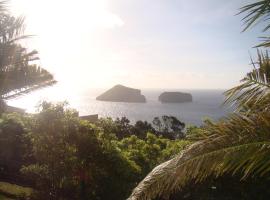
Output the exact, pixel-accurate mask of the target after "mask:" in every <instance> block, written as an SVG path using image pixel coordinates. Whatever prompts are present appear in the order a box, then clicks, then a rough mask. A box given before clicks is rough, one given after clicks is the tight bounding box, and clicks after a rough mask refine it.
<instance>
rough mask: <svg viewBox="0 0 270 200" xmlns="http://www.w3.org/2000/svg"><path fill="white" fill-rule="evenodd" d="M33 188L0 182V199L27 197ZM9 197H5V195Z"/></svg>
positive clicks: (8, 199)
mask: <svg viewBox="0 0 270 200" xmlns="http://www.w3.org/2000/svg"><path fill="white" fill-rule="evenodd" d="M32 192H33V189H31V188H28V187H22V186H18V185H15V184H10V183H6V182H0V200H12V199H10V198H13V197H14V198H17V197H28V196H30V195H31V194H32ZM6 196H7V197H10V198H7V197H6Z"/></svg>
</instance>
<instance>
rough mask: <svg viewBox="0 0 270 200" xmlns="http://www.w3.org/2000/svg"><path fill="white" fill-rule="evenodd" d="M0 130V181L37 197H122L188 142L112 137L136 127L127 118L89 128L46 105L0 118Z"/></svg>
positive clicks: (147, 134) (67, 112)
mask: <svg viewBox="0 0 270 200" xmlns="http://www.w3.org/2000/svg"><path fill="white" fill-rule="evenodd" d="M139 123H140V122H139ZM136 124H138V123H136ZM147 127H150V128H151V129H153V130H154V128H153V127H151V124H147ZM0 130H1V134H0V142H1V145H0V152H1V154H0V160H1V163H0V168H1V171H0V177H2V178H5V180H7V181H10V182H17V183H20V184H26V185H29V186H31V187H33V188H34V189H35V190H36V191H37V192H36V194H35V196H36V197H35V198H37V199H125V198H127V197H128V195H129V194H130V192H131V190H132V188H133V187H135V185H136V184H137V183H138V182H139V181H141V180H142V178H143V177H144V176H145V175H146V174H147V173H149V171H150V170H151V169H152V168H153V167H154V166H156V165H157V164H159V163H162V162H164V161H165V160H168V159H169V158H171V157H172V156H173V155H175V154H177V153H178V152H180V151H181V150H182V149H184V148H185V147H186V146H187V145H189V144H190V142H189V141H186V140H177V139H176V140H170V139H167V138H164V137H162V136H161V135H157V134H156V133H155V131H154V133H150V132H144V135H145V137H142V139H140V138H139V137H138V136H137V135H136V131H134V133H132V132H130V133H129V135H126V136H125V137H122V136H121V137H117V133H118V134H119V133H121V132H123V130H129V131H131V130H137V131H138V127H137V126H136V125H131V124H130V123H128V122H127V121H126V119H122V120H120V119H117V120H115V121H114V120H112V119H101V120H99V121H98V122H97V123H96V124H91V123H90V122H88V121H84V120H81V119H80V118H79V117H78V113H77V112H76V111H75V110H72V109H68V108H67V107H66V105H65V104H57V105H54V104H50V103H46V102H44V103H43V104H42V105H41V110H40V112H39V113H38V114H36V115H19V114H3V115H2V118H1V122H0ZM142 132H143V129H142V130H141V129H140V130H139V132H138V133H140V136H141V133H142Z"/></svg>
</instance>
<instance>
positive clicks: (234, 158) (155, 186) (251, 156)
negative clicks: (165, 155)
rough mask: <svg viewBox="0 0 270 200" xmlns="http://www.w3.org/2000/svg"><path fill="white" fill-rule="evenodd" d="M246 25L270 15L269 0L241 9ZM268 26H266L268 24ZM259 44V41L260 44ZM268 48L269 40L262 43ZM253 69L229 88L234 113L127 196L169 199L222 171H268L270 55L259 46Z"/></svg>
mask: <svg viewBox="0 0 270 200" xmlns="http://www.w3.org/2000/svg"><path fill="white" fill-rule="evenodd" d="M243 12H248V14H247V16H246V17H245V18H244V19H245V20H246V23H247V27H246V28H248V27H250V26H251V25H253V24H254V23H256V22H257V20H259V19H261V18H264V17H266V19H267V20H268V19H269V15H270V0H263V1H259V2H257V3H254V4H250V5H247V6H245V7H243V8H242V10H241V13H243ZM269 27H270V25H269V26H267V28H269ZM261 46H262V45H261ZM265 47H268V44H267V43H266V44H265ZM252 64H253V66H254V70H252V71H251V72H250V73H248V74H247V76H246V77H245V78H244V79H243V80H242V83H241V84H240V85H239V86H237V87H234V88H232V89H231V90H228V91H227V92H226V93H225V94H226V96H227V99H226V102H227V103H231V104H234V105H235V106H236V112H235V113H233V114H231V115H229V116H228V117H227V118H225V119H223V120H220V121H219V122H217V123H209V124H207V125H206V126H205V127H204V128H202V130H201V137H199V138H200V140H199V141H197V142H195V143H194V144H193V145H191V146H190V147H189V148H188V149H186V150H185V151H183V152H181V154H179V155H177V156H176V157H175V158H173V159H171V160H169V161H167V162H165V163H163V164H161V165H159V166H157V167H156V168H154V169H153V171H152V172H151V173H150V174H148V176H147V177H146V178H145V179H144V180H143V181H142V182H141V183H140V184H139V185H138V186H137V187H136V188H135V189H134V191H133V193H132V194H131V196H130V197H129V200H150V199H155V198H158V197H162V198H164V199H167V198H168V197H169V196H170V195H171V194H173V193H175V192H177V191H181V190H182V189H184V187H187V186H188V184H189V183H194V182H195V183H198V182H202V181H204V180H206V179H207V178H209V177H220V176H222V175H225V174H231V175H235V174H237V175H240V176H241V178H242V179H246V178H250V177H251V178H252V177H265V176H268V177H269V176H270V157H269V154H270V112H269V109H270V101H269V100H270V59H269V56H268V53H267V51H266V52H265V53H263V52H261V51H258V59H257V62H253V61H252Z"/></svg>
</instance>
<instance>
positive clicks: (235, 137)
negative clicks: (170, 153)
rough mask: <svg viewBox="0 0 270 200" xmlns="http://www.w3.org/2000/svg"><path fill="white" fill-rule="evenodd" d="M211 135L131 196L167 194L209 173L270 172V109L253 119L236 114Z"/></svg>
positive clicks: (141, 199)
mask: <svg viewBox="0 0 270 200" xmlns="http://www.w3.org/2000/svg"><path fill="white" fill-rule="evenodd" d="M208 131H209V132H211V133H212V134H211V136H209V137H208V138H207V139H205V140H202V141H199V142H197V143H195V144H193V145H192V146H190V147H189V148H188V149H187V150H185V151H184V152H182V153H181V154H180V155H178V156H177V157H175V158H174V159H172V160H169V161H167V162H165V163H163V164H161V165H159V166H158V167H156V168H155V169H154V170H153V171H152V172H151V173H150V174H149V175H148V176H147V177H146V178H145V179H144V180H143V181H142V182H141V183H140V184H139V185H138V186H137V187H136V188H135V189H134V191H133V193H132V195H131V196H130V198H129V200H150V199H155V198H157V197H163V198H166V197H168V196H169V195H170V194H172V193H174V192H175V191H181V190H182V189H183V188H184V187H185V186H187V185H188V184H189V183H190V182H201V181H203V180H205V179H206V178H207V177H209V176H216V177H219V176H221V175H223V174H225V173H226V174H227V173H231V174H235V173H238V174H241V175H242V178H243V179H245V178H247V177H250V176H264V175H265V174H268V173H269V172H270V167H269V166H270V158H269V153H270V136H269V134H268V133H269V131H270V113H268V112H264V113H260V114H259V115H258V116H256V117H254V118H253V119H250V118H248V117H245V116H241V115H236V114H234V115H233V116H231V117H230V118H228V119H227V120H225V121H223V122H219V123H218V124H215V125H213V126H210V127H208Z"/></svg>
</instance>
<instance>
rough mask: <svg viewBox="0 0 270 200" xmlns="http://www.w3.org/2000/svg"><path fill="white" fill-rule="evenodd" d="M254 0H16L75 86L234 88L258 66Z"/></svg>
mask: <svg viewBox="0 0 270 200" xmlns="http://www.w3.org/2000/svg"><path fill="white" fill-rule="evenodd" d="M247 2H248V1H247V0H227V1H224V0H188V1H187V0H76V1H71V0H12V1H11V5H10V7H11V10H12V13H13V14H14V15H24V16H25V17H26V24H27V27H26V34H31V35H35V36H34V37H32V38H31V39H28V40H27V41H24V43H25V45H26V46H27V47H28V48H29V49H33V48H35V49H37V50H38V51H39V53H40V58H41V59H40V61H39V64H40V65H41V66H42V67H44V68H46V69H48V70H49V71H50V72H52V73H53V74H54V76H55V78H56V80H57V81H58V82H59V84H60V85H63V86H65V87H67V88H72V89H87V88H110V87H112V86H113V85H116V84H123V85H126V86H130V87H135V88H140V89H143V88H171V89H174V88H190V89H228V88H230V87H232V86H234V85H236V84H238V83H239V80H240V79H242V78H243V76H244V75H245V74H246V73H247V72H248V71H249V70H250V69H251V66H250V55H252V56H256V50H255V49H254V48H252V47H253V46H254V45H256V44H257V43H258V41H259V40H258V37H259V36H261V32H260V31H261V30H260V28H259V27H255V28H254V29H252V30H249V31H247V32H244V33H242V32H241V31H242V29H243V22H242V21H241V17H243V16H236V14H237V13H238V9H239V8H240V7H241V6H243V5H245V4H246V3H247ZM249 2H250V1H249Z"/></svg>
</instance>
